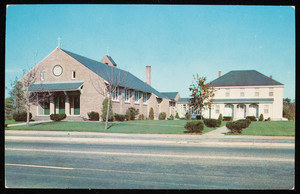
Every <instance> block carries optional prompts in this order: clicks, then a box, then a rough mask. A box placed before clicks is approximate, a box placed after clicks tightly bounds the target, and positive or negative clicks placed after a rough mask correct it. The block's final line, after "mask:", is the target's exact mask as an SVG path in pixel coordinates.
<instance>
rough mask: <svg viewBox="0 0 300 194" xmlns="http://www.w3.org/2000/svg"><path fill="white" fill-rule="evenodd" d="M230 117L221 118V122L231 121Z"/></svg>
mask: <svg viewBox="0 0 300 194" xmlns="http://www.w3.org/2000/svg"><path fill="white" fill-rule="evenodd" d="M232 119H233V118H232V117H227V116H224V117H223V121H232Z"/></svg>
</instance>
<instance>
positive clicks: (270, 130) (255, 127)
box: [242, 121, 295, 136]
mask: <svg viewBox="0 0 300 194" xmlns="http://www.w3.org/2000/svg"><path fill="white" fill-rule="evenodd" d="M242 135H266V136H295V121H268V122H266V121H264V122H251V124H250V126H249V127H248V128H246V129H243V132H242Z"/></svg>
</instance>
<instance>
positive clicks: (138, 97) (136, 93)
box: [134, 91, 140, 104]
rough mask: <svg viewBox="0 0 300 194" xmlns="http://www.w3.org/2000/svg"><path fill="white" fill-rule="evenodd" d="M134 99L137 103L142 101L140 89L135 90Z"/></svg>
mask: <svg viewBox="0 0 300 194" xmlns="http://www.w3.org/2000/svg"><path fill="white" fill-rule="evenodd" d="M134 101H135V103H137V104H138V103H140V92H139V91H135V92H134Z"/></svg>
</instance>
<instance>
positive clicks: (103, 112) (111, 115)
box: [101, 98, 114, 121]
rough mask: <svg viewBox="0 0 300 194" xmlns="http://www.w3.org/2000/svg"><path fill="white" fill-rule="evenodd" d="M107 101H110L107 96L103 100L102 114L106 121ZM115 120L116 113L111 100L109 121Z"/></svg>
mask: <svg viewBox="0 0 300 194" xmlns="http://www.w3.org/2000/svg"><path fill="white" fill-rule="evenodd" d="M107 103H108V98H105V99H104V100H103V102H102V115H101V118H102V119H103V121H106V114H107ZM113 120H114V113H113V111H112V103H111V102H110V106H109V114H108V121H113Z"/></svg>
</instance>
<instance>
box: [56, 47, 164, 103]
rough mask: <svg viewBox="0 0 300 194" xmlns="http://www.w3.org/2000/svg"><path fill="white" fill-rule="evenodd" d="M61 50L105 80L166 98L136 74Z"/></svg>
mask: <svg viewBox="0 0 300 194" xmlns="http://www.w3.org/2000/svg"><path fill="white" fill-rule="evenodd" d="M61 50H63V51H64V52H65V53H67V54H68V55H70V56H71V57H72V58H74V59H75V60H77V61H78V62H80V63H81V64H83V65H84V66H86V67H87V68H89V69H90V70H91V71H93V72H95V73H96V74H97V75H99V76H100V77H102V78H103V79H104V80H106V81H107V82H110V80H112V82H113V84H117V83H119V82H122V83H121V84H120V86H121V87H126V88H131V89H134V90H139V91H142V92H148V93H153V94H155V95H156V96H157V97H159V98H167V97H166V96H165V95H163V94H161V93H160V92H158V91H157V90H155V89H154V88H152V87H151V86H149V85H148V84H146V83H145V82H143V81H142V80H140V79H139V78H137V77H136V76H134V75H132V74H131V73H130V72H128V71H124V70H122V69H119V68H116V67H113V66H110V65H106V64H103V63H101V62H98V61H95V60H93V59H89V58H86V57H84V56H81V55H78V54H75V53H72V52H70V51H67V50H64V49H61Z"/></svg>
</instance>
